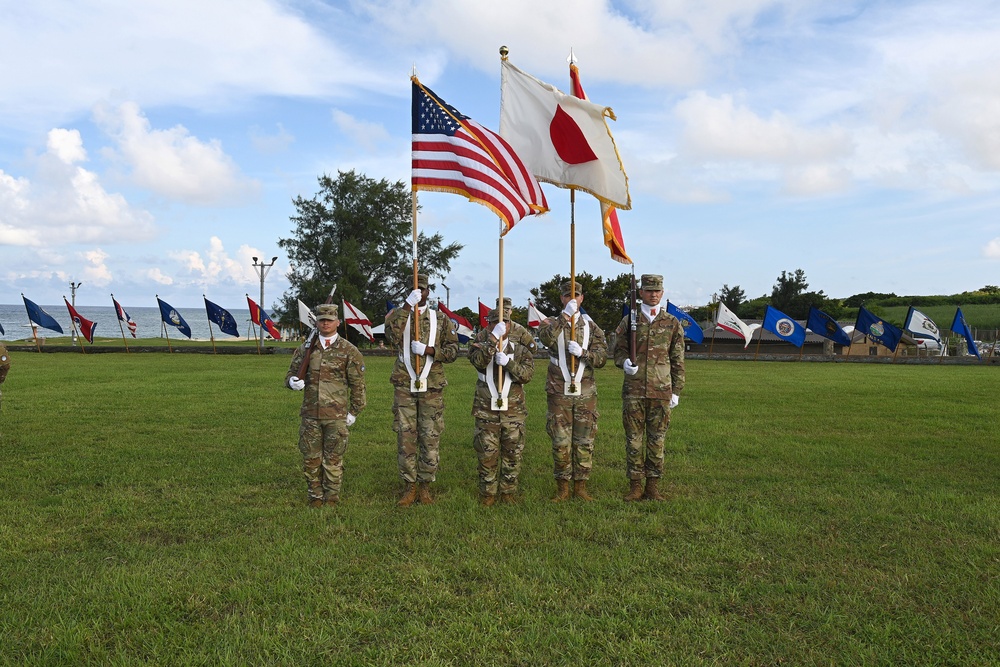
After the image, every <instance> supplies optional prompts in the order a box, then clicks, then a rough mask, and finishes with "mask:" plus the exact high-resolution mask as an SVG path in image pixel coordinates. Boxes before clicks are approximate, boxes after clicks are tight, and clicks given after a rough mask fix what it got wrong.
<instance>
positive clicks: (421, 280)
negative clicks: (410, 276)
mask: <svg viewBox="0 0 1000 667" xmlns="http://www.w3.org/2000/svg"><path fill="white" fill-rule="evenodd" d="M417 287H419V288H420V289H427V274H426V273H418V274H417Z"/></svg>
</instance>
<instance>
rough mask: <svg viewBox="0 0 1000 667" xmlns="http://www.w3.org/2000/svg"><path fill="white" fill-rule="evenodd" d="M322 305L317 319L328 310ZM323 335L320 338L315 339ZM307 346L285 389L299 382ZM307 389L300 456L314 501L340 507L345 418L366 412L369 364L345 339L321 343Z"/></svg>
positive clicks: (314, 355) (309, 371)
mask: <svg viewBox="0 0 1000 667" xmlns="http://www.w3.org/2000/svg"><path fill="white" fill-rule="evenodd" d="M331 308H332V309H333V312H334V313H336V308H337V307H336V306H328V305H324V306H318V307H317V309H316V310H317V317H322V313H323V312H324V310H325V309H331ZM318 335H319V334H318V333H317V336H318ZM306 349H307V345H306V344H302V345H300V346H299V348H298V349H297V350H295V354H294V355H293V356H292V363H291V365H290V366H289V367H288V373H287V374H286V376H285V386H288V381H289V380H290V379H291V378H293V377H296V374H297V373H298V372H299V367H300V366H301V365H302V361H303V359H304V358H305V354H306ZM300 379H302V380H304V381H305V383H306V386H305V389H304V391H303V395H302V409H301V410H300V411H299V415H301V417H302V422H301V425H300V426H299V451H301V452H302V458H303V465H302V469H303V472H304V473H305V478H306V482H307V483H308V485H309V498H310V500H313V501H316V500H322V499H326V500H327V501H332V502H336V501H337V500H339V498H340V487H341V483H342V481H343V478H344V453H345V452H346V451H347V437H348V429H347V421H346V419H347V415H348V413H350V414H352V415H354V416H355V417H357V416H358V414H359V413H360V412H361V411H362V410H363V409H364V407H365V402H366V399H365V362H364V358H363V357H362V356H361V353H360V352H359V351H358V348H356V347H354V345H352V344H351V343H349V342H348V341H347V340H345V339H344V338H343V337H341V336H337V337H336V339H335V340H334V341H333V343H332V344H330V346H329V347H327V348H326V349H323V346H322V343H321V341H320V340H319V339H317V341H316V347H315V348H314V349H313V351H312V354H311V355H310V357H309V366H308V368H307V370H306V376H305V377H304V378H300Z"/></svg>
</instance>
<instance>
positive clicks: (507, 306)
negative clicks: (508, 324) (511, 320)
mask: <svg viewBox="0 0 1000 667" xmlns="http://www.w3.org/2000/svg"><path fill="white" fill-rule="evenodd" d="M511 303H512V302H511V300H510V297H509V296H505V297H504V298H503V307H504V309H505V310H510V306H511ZM497 305H498V306H499V305H500V299H497Z"/></svg>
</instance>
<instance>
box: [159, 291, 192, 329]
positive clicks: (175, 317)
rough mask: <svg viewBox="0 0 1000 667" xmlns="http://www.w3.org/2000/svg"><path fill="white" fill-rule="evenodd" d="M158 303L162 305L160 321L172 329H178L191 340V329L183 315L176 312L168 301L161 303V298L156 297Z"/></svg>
mask: <svg viewBox="0 0 1000 667" xmlns="http://www.w3.org/2000/svg"><path fill="white" fill-rule="evenodd" d="M156 303H158V304H160V319H162V320H163V321H164V322H165V323H166V324H169V325H170V326H172V327H177V330H178V331H180V332H181V333H182V334H184V335H185V336H187V337H188V338H190V337H191V327H189V326H188V324H187V322H185V321H184V318H183V317H181V314H180V313H178V312H177V311H176V310H174V307H173V306H171V305H170V304H169V303H167V302H166V301H161V300H160V297H156Z"/></svg>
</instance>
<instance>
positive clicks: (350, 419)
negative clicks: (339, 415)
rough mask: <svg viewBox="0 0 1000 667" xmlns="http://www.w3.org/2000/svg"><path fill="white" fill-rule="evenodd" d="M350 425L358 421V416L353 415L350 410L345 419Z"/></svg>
mask: <svg viewBox="0 0 1000 667" xmlns="http://www.w3.org/2000/svg"><path fill="white" fill-rule="evenodd" d="M345 421H346V422H347V425H348V426H354V422H356V421H358V418H357V417H355V416H354V415H352V414H351V413H350V412H348V413H347V419H346V420H345Z"/></svg>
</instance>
